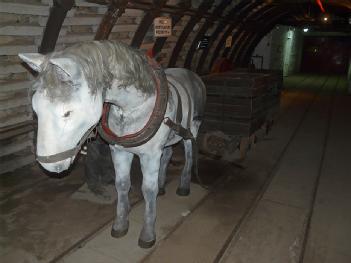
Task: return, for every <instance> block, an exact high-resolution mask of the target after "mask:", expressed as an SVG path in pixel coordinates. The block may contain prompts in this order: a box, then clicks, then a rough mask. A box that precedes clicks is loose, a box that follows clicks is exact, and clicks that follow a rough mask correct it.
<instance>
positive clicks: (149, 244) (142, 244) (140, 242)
mask: <svg viewBox="0 0 351 263" xmlns="http://www.w3.org/2000/svg"><path fill="white" fill-rule="evenodd" d="M155 243H156V239H154V240H151V241H144V240H141V239H139V240H138V245H139V247H141V248H145V249H147V248H151V247H153V245H155Z"/></svg>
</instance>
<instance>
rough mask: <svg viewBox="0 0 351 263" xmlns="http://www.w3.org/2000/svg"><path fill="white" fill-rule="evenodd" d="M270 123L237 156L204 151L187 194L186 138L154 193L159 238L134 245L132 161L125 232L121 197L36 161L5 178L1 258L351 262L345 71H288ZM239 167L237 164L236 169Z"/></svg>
mask: <svg viewBox="0 0 351 263" xmlns="http://www.w3.org/2000/svg"><path fill="white" fill-rule="evenodd" d="M284 86H285V89H284V91H283V92H282V99H281V106H280V109H279V112H278V114H277V118H276V121H275V125H274V127H273V129H272V131H271V133H270V134H268V135H267V136H265V137H261V138H259V140H258V142H257V144H256V145H254V146H252V147H251V150H250V152H249V153H248V155H247V158H246V159H245V160H244V161H242V162H241V163H240V166H237V165H233V164H231V163H228V162H223V161H220V160H210V159H208V158H206V157H202V158H201V160H200V163H199V170H200V175H201V176H203V177H204V180H205V182H206V183H208V184H210V185H211V187H210V189H204V188H202V187H200V186H199V185H198V184H195V183H193V184H192V189H191V194H190V196H189V197H178V196H177V195H176V194H175V190H176V187H177V183H178V175H179V174H180V171H181V168H182V167H181V162H182V158H181V151H180V150H181V149H178V151H177V154H176V158H175V160H173V163H172V164H171V165H170V167H169V174H170V178H169V183H168V184H167V187H166V195H164V196H161V197H159V198H158V210H157V212H158V216H157V223H156V224H157V227H156V229H157V230H156V232H157V243H156V245H155V246H154V247H153V248H152V249H149V250H145V249H141V248H139V247H138V246H137V240H138V234H139V231H140V229H141V223H142V214H143V202H142V201H141V193H140V172H139V169H138V167H137V165H135V166H134V171H133V172H132V174H133V178H132V182H133V188H132V191H131V193H130V198H131V202H132V203H133V204H134V205H133V208H132V211H131V214H130V227H129V232H128V234H127V235H126V236H125V237H123V238H120V239H114V238H112V237H111V236H110V229H111V224H112V220H113V217H114V211H115V209H114V207H115V206H114V205H113V204H97V203H92V202H89V201H86V200H77V199H72V194H73V193H74V192H76V191H77V189H79V188H80V187H81V185H82V184H83V183H84V177H83V165H82V162H78V163H77V165H76V167H75V168H74V169H73V171H72V173H71V174H70V175H69V176H66V177H64V178H61V179H57V178H52V177H47V176H45V175H44V173H43V171H42V170H41V169H40V168H38V167H37V166H33V167H29V168H26V169H21V170H17V171H15V172H14V173H10V174H7V175H5V176H2V177H1V178H0V180H1V182H0V183H1V186H0V187H1V194H0V211H1V215H0V233H1V234H0V235H1V236H0V258H1V261H2V262H104V263H109V262H140V261H143V262H263V263H265V262H267V263H268V262H269V263H272V262H277V263H278V262H279V263H281V262H308V263H322V262H338V263H342V262H351V250H350V246H349V244H350V243H351V223H350V222H351V209H350V202H349V201H350V198H351V191H350V190H349V189H350V187H351V176H350V175H351V159H350V156H351V140H350V138H349V136H350V134H351V121H350V116H351V106H350V105H351V96H350V95H347V93H346V89H347V82H346V78H344V77H341V76H317V75H298V76H292V77H288V78H286V79H285V80H284ZM240 167H241V168H240Z"/></svg>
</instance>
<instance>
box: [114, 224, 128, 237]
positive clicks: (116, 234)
mask: <svg viewBox="0 0 351 263" xmlns="http://www.w3.org/2000/svg"><path fill="white" fill-rule="evenodd" d="M128 229H129V226H128V227H127V228H125V229H123V230H115V229H113V227H112V229H111V236H112V237H114V238H121V237H123V236H125V235H126V234H127V233H128Z"/></svg>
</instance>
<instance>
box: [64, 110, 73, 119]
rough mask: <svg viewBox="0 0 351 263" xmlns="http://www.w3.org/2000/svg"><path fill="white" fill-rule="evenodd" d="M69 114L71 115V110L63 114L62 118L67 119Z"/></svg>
mask: <svg viewBox="0 0 351 263" xmlns="http://www.w3.org/2000/svg"><path fill="white" fill-rule="evenodd" d="M71 113H72V111H71V110H69V111H66V112H65V114H63V117H64V118H67V117H69V116H70V115H71Z"/></svg>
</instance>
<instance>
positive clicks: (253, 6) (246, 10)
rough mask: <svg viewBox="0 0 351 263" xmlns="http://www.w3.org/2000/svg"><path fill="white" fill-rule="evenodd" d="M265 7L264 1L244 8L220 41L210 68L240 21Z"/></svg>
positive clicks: (255, 2) (253, 2)
mask: <svg viewBox="0 0 351 263" xmlns="http://www.w3.org/2000/svg"><path fill="white" fill-rule="evenodd" d="M261 4H262V5H263V6H264V2H263V1H252V2H251V4H250V5H246V6H245V7H243V8H242V11H241V12H240V13H239V14H238V16H237V17H236V18H235V19H234V21H233V22H232V23H231V24H230V26H229V28H228V29H227V30H226V31H225V32H224V33H223V35H222V37H221V39H220V40H219V42H218V44H217V46H216V48H215V50H214V52H213V54H212V58H211V61H210V68H211V67H212V65H213V63H214V61H215V60H216V58H217V57H218V56H219V53H220V51H221V49H222V47H223V45H224V43H225V41H226V39H227V37H228V36H229V35H230V34H231V33H232V31H233V30H234V28H235V26H236V25H237V23H238V22H240V20H241V19H242V18H244V17H245V15H246V14H247V12H248V11H249V10H251V9H253V8H255V7H258V6H259V5H261Z"/></svg>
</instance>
